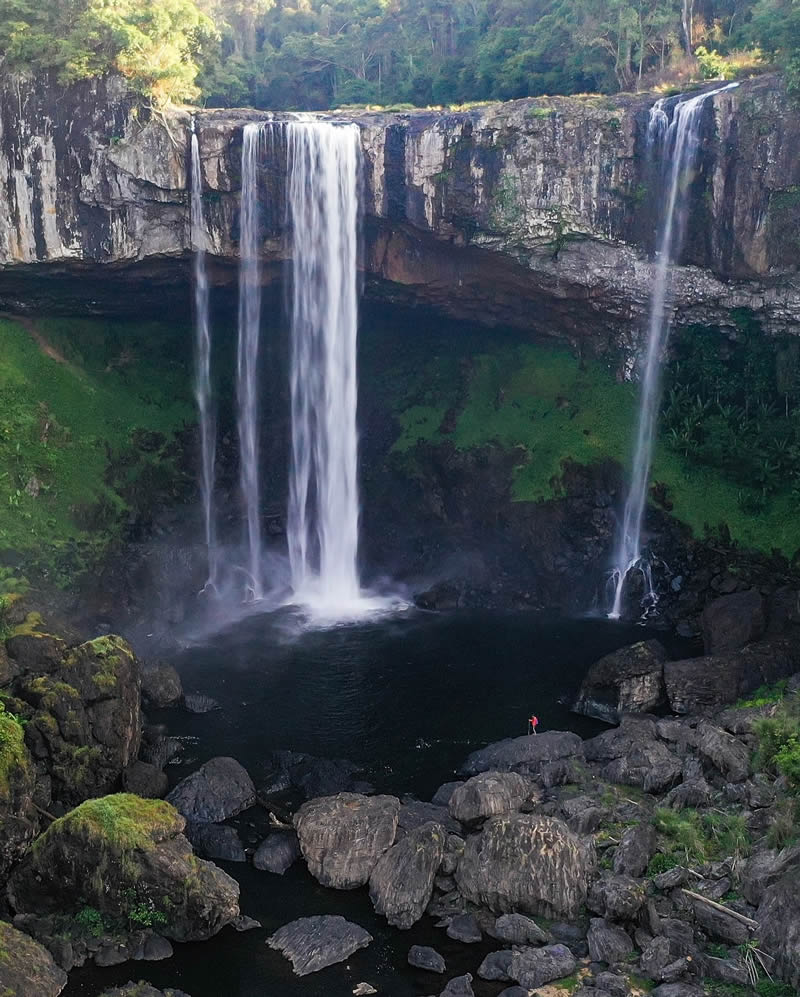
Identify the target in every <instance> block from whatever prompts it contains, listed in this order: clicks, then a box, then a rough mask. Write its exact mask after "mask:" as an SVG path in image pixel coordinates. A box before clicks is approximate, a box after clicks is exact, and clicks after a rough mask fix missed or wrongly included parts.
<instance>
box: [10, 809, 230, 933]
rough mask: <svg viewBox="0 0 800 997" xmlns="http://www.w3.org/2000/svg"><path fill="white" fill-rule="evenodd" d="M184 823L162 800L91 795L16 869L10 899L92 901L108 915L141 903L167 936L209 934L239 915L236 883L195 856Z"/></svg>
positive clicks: (37, 909) (71, 908)
mask: <svg viewBox="0 0 800 997" xmlns="http://www.w3.org/2000/svg"><path fill="white" fill-rule="evenodd" d="M184 825H185V821H184V819H183V817H181V815H180V814H179V813H178V812H177V811H176V810H175V809H174V808H173V807H171V806H170V805H169V804H168V803H166V802H164V801H163V800H143V799H140V798H139V797H137V796H132V795H128V794H118V795H116V796H106V797H101V798H99V799H94V800H87V801H86V802H85V803H83V804H81V805H80V806H79V807H76V808H75V809H74V810H72V811H70V812H69V813H68V814H66V815H65V816H64V817H61V818H60V819H59V820H56V821H54V822H53V823H52V824H51V825H50V827H48V828H47V830H46V831H45V832H44V834H42V835H41V836H40V837H39V838H38V839H37V843H36V848H32V849H30V850H29V851H28V852H27V853H26V855H25V857H24V858H23V860H22V861H21V862H20V864H19V865H18V866H17V867H16V868H15V869H14V871H13V873H12V875H11V878H10V881H9V886H8V894H9V899H10V901H11V903H12V906H13V907H14V908H15V909H16V910H17V911H19V912H20V913H25V912H31V913H37V914H39V913H41V914H48V913H56V912H58V913H72V914H74V913H77V911H78V910H79V909H80V908H81V907H83V906H86V905H88V906H92V907H94V908H96V909H97V910H98V911H100V912H101V913H102V914H107V915H109V916H110V917H111V918H130V916H131V912H132V911H142V910H144V911H146V912H147V914H148V919H149V921H150V923H151V924H153V925H156V926H157V927H158V930H159V932H160V933H161V934H162V935H164V936H166V937H167V938H171V939H174V940H175V941H201V940H203V939H206V938H210V937H211V936H212V935H215V934H216V933H217V932H218V931H219V930H220V928H222V927H224V926H225V925H226V924H228V923H229V922H231V921H232V920H233V919H234V918H235V917H237V916H238V914H239V906H238V900H239V886H238V884H237V883H236V881H235V880H233V879H231V877H230V876H228V875H227V874H226V873H224V872H223V871H222V870H221V869H218V868H217V867H216V866H215V865H213V864H212V863H211V862H204V861H202V860H201V859H198V858H196V857H195V855H194V854H193V853H192V848H191V845H190V844H189V842H188V841H187V840H186V838H185V837H184V835H183V834H182V833H181V832H182V831H183V829H184Z"/></svg>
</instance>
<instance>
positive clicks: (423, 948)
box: [408, 945, 447, 973]
mask: <svg viewBox="0 0 800 997" xmlns="http://www.w3.org/2000/svg"><path fill="white" fill-rule="evenodd" d="M408 964H409V966H414V967H415V968H416V969H427V970H428V972H430V973H444V972H446V970H447V965H446V964H445V961H444V959H443V958H442V956H440V955H439V953H438V952H437V951H436V949H432V948H430V947H429V946H428V945H412V946H411V948H410V949H409V950H408Z"/></svg>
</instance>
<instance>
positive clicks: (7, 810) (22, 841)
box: [0, 713, 39, 882]
mask: <svg viewBox="0 0 800 997" xmlns="http://www.w3.org/2000/svg"><path fill="white" fill-rule="evenodd" d="M35 798H36V770H35V768H34V762H33V758H32V757H31V754H30V752H29V751H28V749H27V747H26V746H25V735H24V731H23V728H22V726H21V725H20V724H19V723H17V721H16V720H14V719H13V718H12V717H10V716H8V715H6V714H3V713H0V882H4V881H5V878H6V875H7V874H8V871H9V870H10V869H11V867H12V865H13V864H14V863H15V862H16V861H17V860H18V859H19V858H20V856H21V855H22V854H23V853H24V852H25V850H26V849H27V847H28V845H29V844H30V842H31V841H32V840H33V838H34V836H35V835H36V832H37V830H38V826H39V818H38V814H37V812H36V807H35V806H34V802H35Z"/></svg>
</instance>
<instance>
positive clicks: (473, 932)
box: [447, 914, 483, 945]
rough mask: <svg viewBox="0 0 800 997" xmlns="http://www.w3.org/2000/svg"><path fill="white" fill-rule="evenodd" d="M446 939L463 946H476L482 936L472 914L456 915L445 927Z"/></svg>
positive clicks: (476, 920)
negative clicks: (460, 943)
mask: <svg viewBox="0 0 800 997" xmlns="http://www.w3.org/2000/svg"><path fill="white" fill-rule="evenodd" d="M447 937H448V938H452V939H453V941H456V942H463V943H464V944H465V945H476V944H477V943H478V942H479V941H481V939H482V938H483V934H482V932H481V926H480V925H479V924H478V919H477V918H476V917H475V915H474V914H456V916H455V917H454V918H453V919H452V920H451V921H450V923H449V924H448V925H447Z"/></svg>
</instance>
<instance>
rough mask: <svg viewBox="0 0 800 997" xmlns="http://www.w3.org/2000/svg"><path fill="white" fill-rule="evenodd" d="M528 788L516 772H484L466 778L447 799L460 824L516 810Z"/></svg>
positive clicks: (526, 797)
mask: <svg viewBox="0 0 800 997" xmlns="http://www.w3.org/2000/svg"><path fill="white" fill-rule="evenodd" d="M530 794H531V786H530V783H529V782H528V780H527V779H523V777H522V776H521V775H518V774H517V773H516V772H484V773H482V774H481V775H476V776H474V777H473V778H472V779H468V780H467V781H466V782H465V783H464V785H463V786H459V787H458V788H457V789H456V790H455V792H454V793H453V795H452V796H451V797H450V803H449V810H450V816H451V817H452V818H453V819H454V820H457V821H460V822H461V823H462V824H473V823H475V822H476V821H479V820H483V819H485V818H486V817H494V816H496V815H497V814H504V813H509V812H510V811H513V810H518V809H519V807H520V806H521V805H522V804H523V803H524V802H525V801H526V800H527V799H528V798H529V797H530Z"/></svg>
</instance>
